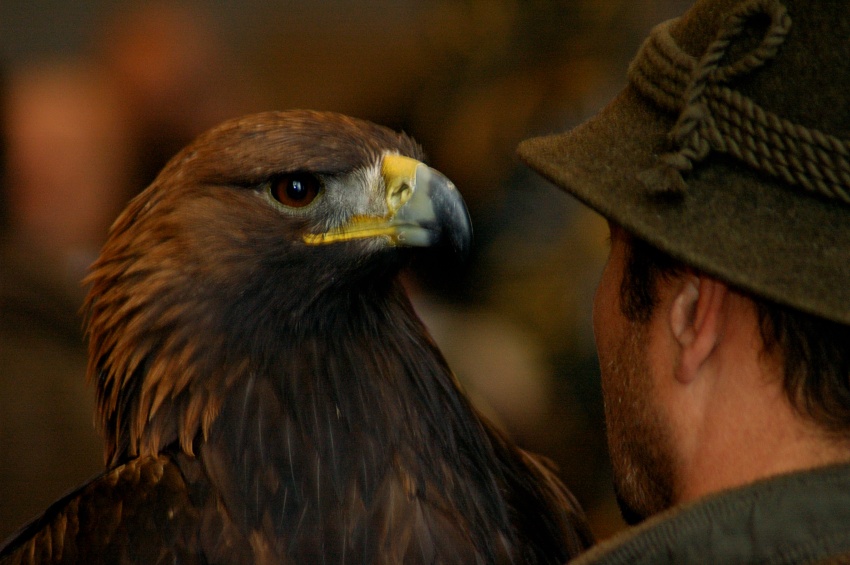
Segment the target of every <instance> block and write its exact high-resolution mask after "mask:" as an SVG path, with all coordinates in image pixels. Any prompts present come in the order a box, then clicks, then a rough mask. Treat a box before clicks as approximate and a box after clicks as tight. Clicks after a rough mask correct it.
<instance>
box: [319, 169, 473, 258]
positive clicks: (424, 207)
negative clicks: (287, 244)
mask: <svg viewBox="0 0 850 565" xmlns="http://www.w3.org/2000/svg"><path fill="white" fill-rule="evenodd" d="M381 177H382V178H383V181H384V187H385V191H384V196H385V198H386V209H387V215H386V216H384V217H373V216H355V217H353V218H351V220H350V221H349V222H348V223H347V224H345V225H343V226H340V227H338V228H335V229H334V230H332V231H329V232H326V233H320V234H307V235H305V236H304V241H305V243H308V244H312V245H319V244H323V243H332V242H335V241H350V240H354V239H364V238H369V237H385V238H387V239H388V240H389V242H390V243H391V244H392V245H397V246H400V247H431V246H435V245H439V244H448V245H449V246H451V247H452V248H453V249H454V250H455V251H456V252H457V253H458V254H459V255H461V256H462V257H465V256H466V255H467V253H468V252H469V248H470V245H471V243H472V223H471V222H470V219H469V212H468V211H467V209H466V204H465V203H464V201H463V198H462V197H461V195H460V192H458V190H457V188H455V185H454V184H453V183H452V181H450V180H449V179H448V178H446V177H445V175H443V174H442V173H440V172H439V171H437V170H435V169H432V168H430V167H429V166H427V165H426V164H424V163H422V162H421V161H417V160H416V159H411V158H410V157H403V156H401V155H390V154H388V155H384V157H383V161H382V163H381Z"/></svg>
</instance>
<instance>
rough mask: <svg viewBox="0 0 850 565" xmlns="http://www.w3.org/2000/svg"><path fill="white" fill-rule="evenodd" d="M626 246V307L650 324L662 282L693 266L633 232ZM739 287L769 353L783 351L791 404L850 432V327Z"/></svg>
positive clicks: (830, 426) (844, 432)
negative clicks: (750, 304)
mask: <svg viewBox="0 0 850 565" xmlns="http://www.w3.org/2000/svg"><path fill="white" fill-rule="evenodd" d="M626 247H627V251H626V266H625V272H624V275H623V280H622V284H621V287H620V304H621V309H622V311H623V315H625V316H626V317H627V318H628V319H629V320H631V321H633V322H638V323H647V322H648V321H649V320H650V319H651V317H652V314H653V311H654V310H655V307H656V305H657V303H658V282H659V281H660V280H664V279H669V278H673V277H675V276H677V275H680V274H681V273H682V272H684V271H685V270H686V269H687V268H688V267H686V265H685V264H683V263H681V262H679V261H677V260H676V259H674V258H672V257H670V256H669V255H667V254H666V253H664V252H662V251H660V250H658V249H657V248H655V247H653V246H652V245H650V244H648V243H646V242H644V241H643V240H641V239H639V238H636V237H634V236H631V235H629V236H628V237H627V238H626ZM736 291H737V292H740V293H741V294H743V295H745V296H748V297H749V298H750V299H751V300H752V301H753V303H754V304H755V306H756V312H757V314H758V320H759V329H760V333H761V338H762V342H763V344H764V351H765V353H773V352H777V353H779V354H780V355H781V359H782V364H783V385H784V389H785V394H786V395H787V396H788V399H789V400H790V402H791V405H792V406H793V407H794V408H795V409H796V410H797V411H798V412H799V413H801V414H803V415H804V416H807V417H809V418H810V419H811V420H812V421H814V422H815V423H816V424H818V425H819V426H820V427H821V428H822V429H824V430H826V431H828V432H831V433H834V434H839V435H843V436H847V435H848V434H850V326H847V325H844V324H839V323H837V322H832V321H829V320H826V319H823V318H821V317H819V316H814V315H811V314H806V313H804V312H800V311H799V310H796V309H794V308H790V307H788V306H783V305H780V304H777V303H775V302H771V301H770V300H766V299H764V298H762V297H759V296H755V295H753V294H752V293H749V292H745V291H741V290H739V289H736Z"/></svg>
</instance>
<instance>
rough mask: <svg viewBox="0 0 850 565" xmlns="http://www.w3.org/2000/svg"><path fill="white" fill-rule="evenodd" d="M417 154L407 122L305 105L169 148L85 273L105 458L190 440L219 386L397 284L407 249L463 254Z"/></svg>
mask: <svg viewBox="0 0 850 565" xmlns="http://www.w3.org/2000/svg"><path fill="white" fill-rule="evenodd" d="M421 159H422V151H421V149H420V147H419V146H418V145H417V144H416V143H415V142H414V141H413V140H412V139H411V138H409V137H408V136H406V135H404V134H399V133H395V132H393V131H391V130H389V129H387V128H384V127H381V126H378V125H375V124H372V123H369V122H366V121H361V120H357V119H353V118H349V117H346V116H342V115H338V114H333V113H320V112H312V111H289V112H269V113H262V114H258V115H253V116H248V117H244V118H240V119H236V120H232V121H229V122H226V123H224V124H222V125H220V126H218V127H216V128H214V129H212V130H210V131H209V132H207V133H205V134H203V135H201V136H200V137H199V138H197V139H196V140H195V141H194V142H193V143H192V144H190V145H189V146H188V147H186V148H185V149H184V150H182V151H181V152H180V153H179V154H177V155H176V156H175V157H174V158H173V159H172V160H171V161H170V162H169V163H168V164H167V165H166V166H165V168H164V169H163V171H162V172H161V173H160V175H159V176H158V177H157V178H156V180H155V181H154V182H153V183H152V184H151V186H149V187H148V188H147V189H146V190H145V191H143V192H142V193H141V194H140V195H139V196H138V197H136V198H135V199H134V200H133V201H132V202H131V203H130V205H129V206H128V208H127V209H126V210H125V211H124V213H123V214H122V215H121V216H120V217H119V218H118V219H117V220H116V221H115V223H114V224H113V226H112V228H111V229H110V233H109V237H108V240H107V242H106V244H105V246H104V248H103V251H102V253H101V256H100V258H99V259H98V260H97V261H96V262H95V263H94V265H93V266H92V271H91V274H90V276H89V278H88V279H87V280H88V282H89V283H90V285H91V286H90V292H89V295H88V298H87V300H86V304H85V307H84V310H85V312H86V316H87V321H86V329H87V334H88V337H89V344H90V345H89V353H90V356H89V359H90V361H89V369H88V374H89V379H91V380H93V381H94V382H95V383H96V388H97V399H98V409H99V415H100V425H101V428H102V430H103V432H104V434H105V436H106V441H107V460H108V461H109V462H110V463H111V464H115V463H117V462H120V461H122V460H126V459H127V458H129V457H134V456H137V455H143V454H152V453H157V452H158V451H159V450H161V449H162V448H163V447H164V446H167V445H170V444H173V443H175V442H179V444H180V446H181V447H182V449H183V450H184V451H185V452H187V453H190V454H191V453H192V452H193V450H194V449H195V448H196V442H197V441H200V440H201V439H202V438H203V437H204V436H205V435H206V434H207V433H208V431H209V430H210V427H211V425H212V424H213V422H214V421H215V420H216V418H217V416H218V414H219V412H220V410H221V408H222V405H223V403H225V402H226V400H227V398H228V393H229V391H232V390H235V389H236V388H237V387H238V386H242V384H244V382H245V381H246V380H247V379H249V378H250V377H251V376H252V375H254V374H256V373H258V372H259V373H261V372H263V371H266V370H267V369H268V368H269V367H270V366H271V365H273V364H275V363H277V362H278V360H279V357H280V356H281V355H283V354H284V352H286V351H287V343H284V342H285V341H286V340H287V339H294V338H293V337H292V336H298V335H307V334H311V333H312V334H322V332H329V331H339V328H338V326H334V325H333V324H334V322H335V321H338V320H339V319H340V318H341V317H344V316H345V315H346V314H347V313H349V312H350V311H351V310H352V309H356V308H358V304H359V301H360V300H362V295H363V291H364V290H369V291H370V292H371V293H372V294H373V295H374V294H375V292H377V290H379V289H380V288H381V287H382V286H383V287H386V286H387V285H391V284H393V283H392V282H391V281H393V280H394V277H392V276H387V275H392V274H393V273H394V272H395V271H397V270H398V269H399V268H400V267H401V266H402V265H403V261H404V255H405V253H404V251H403V250H404V249H405V248H411V247H426V246H432V245H436V244H438V243H440V244H443V243H448V245H450V246H451V247H453V248H454V249H456V250H457V251H458V252H460V253H464V252H465V251H466V250H467V249H468V247H469V243H470V238H471V228H470V221H469V217H468V214H467V211H466V208H465V206H464V203H463V200H462V198H461V197H460V195H459V194H458V191H457V190H456V189H455V187H454V186H453V185H452V183H451V182H450V181H449V180H448V179H447V178H446V177H444V176H443V175H441V174H440V173H439V172H437V171H435V170H434V169H431V168H429V167H427V166H426V165H424V164H423V163H422V162H421ZM330 337H331V338H332V336H330Z"/></svg>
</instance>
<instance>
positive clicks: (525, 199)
mask: <svg viewBox="0 0 850 565" xmlns="http://www.w3.org/2000/svg"><path fill="white" fill-rule="evenodd" d="M688 4H689V1H688V0H417V1H412V0H393V1H390V0H357V1H355V0H321V1H308V0H300V1H296V0H290V1H274V0H272V1H269V0H239V1H236V0H218V1H209V2H203V3H201V2H198V3H187V2H164V1H161V2H139V1H132V2H130V1H115V0H77V1H74V2H70V1H67V0H37V1H33V0H2V2H0V538H5V537H6V536H7V535H9V534H10V533H12V532H14V531H15V530H16V529H17V528H18V527H19V526H20V525H22V524H23V523H24V522H25V521H27V520H28V519H30V518H32V517H33V516H35V515H36V514H37V513H38V512H40V511H41V510H43V509H44V508H45V507H46V506H47V505H48V504H49V503H50V502H51V501H53V500H54V499H55V498H57V497H58V496H60V495H61V494H62V493H64V492H65V491H67V490H68V489H71V488H72V487H74V486H75V485H77V484H79V483H80V482H82V481H83V480H85V479H87V478H88V477H90V476H91V475H93V474H94V473H96V472H97V471H98V470H99V469H100V468H101V467H102V464H103V457H102V449H101V441H100V438H99V437H98V435H97V433H96V432H95V429H94V426H93V416H92V414H93V408H94V403H93V396H94V393H93V389H92V388H91V387H89V386H87V385H86V383H85V363H86V355H85V345H84V340H83V336H82V334H81V331H80V327H81V320H80V318H79V315H78V313H79V312H78V311H79V307H80V304H81V302H82V298H83V296H84V294H85V289H84V288H83V286H82V284H81V282H80V281H81V279H82V278H83V276H84V274H85V272H86V267H87V266H88V264H89V263H90V262H91V261H92V260H93V259H94V258H95V257H96V255H97V252H98V249H99V247H100V245H101V244H102V242H103V240H104V238H105V235H106V230H107V228H108V226H109V225H110V223H111V222H112V220H113V219H114V218H115V216H116V215H117V214H118V212H119V211H120V210H121V208H122V207H123V206H124V204H125V203H126V202H127V200H128V199H130V198H131V197H132V196H133V195H134V194H136V193H137V192H139V191H140V190H141V189H143V188H144V187H145V186H146V185H147V184H148V183H150V181H151V180H153V178H154V177H155V175H156V173H157V172H158V170H159V169H160V168H161V167H162V166H163V165H164V163H165V162H166V161H167V159H168V158H169V157H171V156H172V155H173V154H174V153H175V152H176V151H177V150H178V149H180V147H182V146H183V145H185V144H186V143H187V142H188V141H190V140H191V139H192V138H193V137H194V136H195V135H197V134H198V133H200V132H201V131H203V130H205V129H207V128H209V127H211V126H213V125H215V124H216V123H218V122H219V121H222V120H224V119H226V118H229V117H234V116H237V115H240V114H245V113H249V112H254V111H261V110H268V109H287V108H313V109H323V110H334V111H338V112H343V113H347V114H351V115H354V116H358V117H361V118H366V119H370V120H373V121H376V122H379V123H383V124H385V125H388V126H390V127H393V128H395V129H402V130H404V131H406V132H407V133H409V134H411V135H413V136H414V137H415V138H416V139H417V140H418V141H419V142H420V143H421V144H422V145H423V146H424V148H425V150H426V152H427V153H428V155H429V161H430V164H431V165H432V166H434V167H435V168H437V169H439V170H441V171H442V172H444V173H445V174H447V175H448V176H449V177H450V178H451V179H452V180H453V181H454V182H455V184H456V185H457V186H458V187H459V189H460V190H461V192H462V193H463V194H464V197H465V198H466V200H467V203H468V205H469V208H470V212H471V215H472V220H473V225H474V229H475V233H476V244H475V249H474V252H473V255H472V259H471V260H470V262H469V263H468V264H466V265H464V266H458V265H456V264H447V263H444V262H442V261H440V260H439V258H433V259H429V260H425V261H423V262H422V263H421V264H419V265H417V266H416V267H415V269H414V270H413V273H412V275H411V276H410V277H409V280H410V288H411V291H412V293H413V295H414V299H415V303H416V306H417V309H418V311H419V312H420V314H421V315H422V316H423V318H424V319H425V320H426V323H427V324H428V325H429V327H430V328H431V330H432V332H433V334H434V336H435V338H436V339H437V341H438V342H439V343H440V344H441V346H442V348H443V350H444V352H445V354H446V356H447V358H448V359H449V361H450V363H451V364H452V365H453V367H454V368H455V371H456V372H457V374H458V376H459V378H460V379H461V381H462V382H463V383H464V385H465V387H466V388H467V391H468V392H469V394H470V395H471V396H472V397H473V399H474V400H475V402H476V403H477V404H478V405H479V407H480V408H481V409H482V410H483V411H484V412H485V413H486V414H487V415H488V416H489V417H490V418H491V419H492V420H494V421H495V422H497V423H498V424H499V425H500V426H501V427H502V428H503V429H504V430H505V431H506V432H507V433H509V434H510V435H511V436H512V437H513V438H514V440H515V441H517V442H518V443H519V444H521V445H522V446H524V447H526V448H527V449H530V450H532V451H536V452H538V453H542V454H545V455H547V456H548V457H550V458H551V459H552V460H553V461H554V462H555V463H556V464H557V465H558V466H559V468H560V470H561V475H562V477H563V479H564V480H565V482H566V483H567V484H568V485H569V486H570V488H571V489H572V490H573V491H574V493H575V494H576V496H577V497H578V498H579V500H580V501H581V502H582V504H583V505H584V507H585V509H586V510H587V512H588V515H589V517H590V520H591V525H592V528H593V530H594V532H595V533H596V535H597V536H598V537H600V538H604V537H607V536H609V535H611V534H612V533H614V532H616V531H617V530H618V529H620V528H621V527H622V522H621V521H620V518H619V513H618V511H617V509H616V505H615V504H614V501H613V495H612V492H611V487H610V475H609V468H608V460H607V455H606V453H605V434H604V424H603V421H602V404H601V395H600V392H599V383H598V369H597V366H596V358H595V353H594V347H593V337H592V332H591V327H590V316H591V300H592V297H593V292H594V289H595V286H596V282H597V280H598V277H599V274H600V273H601V268H602V264H603V263H604V259H605V254H606V246H605V237H606V235H607V231H606V228H605V225H604V222H603V221H602V220H600V219H599V218H598V217H596V216H595V215H594V214H592V213H591V212H588V211H586V210H585V209H583V208H582V207H581V206H580V205H578V204H577V203H576V202H574V201H572V200H571V199H570V198H568V197H567V196H565V195H563V194H562V193H560V192H559V191H558V190H556V189H554V188H553V187H551V186H550V185H548V184H547V183H546V182H544V181H542V180H541V179H539V178H538V177H537V176H535V175H534V174H532V173H530V172H529V171H528V170H527V169H525V168H524V167H523V166H522V165H521V164H520V163H519V162H518V160H517V159H516V157H515V156H514V149H515V147H516V144H517V143H518V142H519V141H520V140H522V139H524V138H526V137H529V136H531V135H538V134H544V133H552V132H557V131H562V130H564V129H567V128H570V127H572V126H574V125H576V124H578V123H579V122H581V121H583V120H584V119H586V118H587V117H589V116H590V115H592V114H593V113H594V112H595V111H596V110H598V109H599V108H601V107H602V106H603V105H604V104H605V103H606V102H607V101H609V100H610V99H611V98H612V97H613V96H614V95H615V94H616V92H617V91H618V90H619V89H620V88H621V87H622V86H623V85H624V83H625V71H626V67H627V65H628V61H629V60H630V59H631V57H632V56H633V54H634V53H635V51H636V49H637V48H638V46H639V44H640V42H641V41H642V40H643V38H644V37H645V36H646V34H647V33H648V31H649V29H650V28H651V27H652V26H653V25H654V24H655V23H658V22H660V21H662V20H665V19H668V18H670V17H673V16H675V15H678V14H680V13H681V12H683V11H684V10H685V9H686V8H687V5H688Z"/></svg>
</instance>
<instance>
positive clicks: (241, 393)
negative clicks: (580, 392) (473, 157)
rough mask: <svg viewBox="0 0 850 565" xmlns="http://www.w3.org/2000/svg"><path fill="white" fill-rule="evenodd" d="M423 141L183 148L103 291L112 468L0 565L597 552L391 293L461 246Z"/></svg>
mask: <svg viewBox="0 0 850 565" xmlns="http://www.w3.org/2000/svg"><path fill="white" fill-rule="evenodd" d="M420 159H421V150H420V148H419V147H418V145H417V144H416V143H415V142H414V141H413V140H412V139H410V138H409V137H407V136H406V135H403V134H398V133H395V132H393V131H391V130H389V129H386V128H384V127H380V126H377V125H375V124H372V123H369V122H365V121H360V120H356V119H352V118H348V117H345V116H341V115H338V114H331V113H318V112H310V111H290V112H281V113H263V114H258V115H254V116H248V117H245V118H241V119H237V120H233V121H230V122H227V123H224V124H222V125H221V126H219V127H217V128H215V129H213V130H211V131H209V132H208V133H206V134H204V135H202V136H200V137H199V138H198V139H197V140H196V141H194V142H193V143H192V144H191V145H189V146H188V147H187V148H185V149H184V150H183V151H181V152H180V153H179V154H178V155H177V156H176V157H174V159H172V160H171V161H170V162H169V163H168V165H166V167H165V168H164V169H163V171H162V173H161V174H160V175H159V176H158V178H157V179H156V180H155V181H154V182H153V184H152V185H151V186H150V187H149V188H148V189H147V190H145V191H144V192H143V193H141V194H140V195H139V196H138V197H137V198H136V199H134V200H133V201H132V202H131V204H130V205H129V206H128V208H127V209H126V210H125V211H124V213H123V214H122V215H121V216H120V217H119V218H118V220H117V221H116V222H115V224H114V225H113V227H112V228H111V231H110V235H109V239H108V241H107V243H106V244H105V246H104V248H103V251H102V254H101V256H100V258H99V259H98V260H97V261H96V262H95V264H94V265H93V266H92V272H91V275H90V277H89V279H88V280H89V283H90V284H91V291H90V294H89V296H88V298H87V301H86V305H85V312H86V316H87V335H88V338H89V353H90V360H89V378H90V379H91V380H92V381H93V382H94V383H95V385H96V388H97V402H98V410H99V423H100V426H101V428H102V431H103V433H104V435H105V438H106V459H107V468H106V471H105V472H104V473H102V474H101V475H99V476H97V477H95V478H94V479H92V480H91V481H89V482H88V483H87V484H85V485H83V486H82V487H80V488H78V489H76V490H75V491H73V492H71V493H70V494H68V495H67V496H65V497H64V498H62V499H61V500H59V501H57V502H56V503H55V504H53V505H52V506H51V507H50V508H49V509H48V510H47V511H46V512H45V513H44V514H43V515H42V516H41V517H39V518H37V519H36V520H34V521H33V522H32V523H31V524H29V525H28V526H25V527H24V528H23V529H22V530H21V532H20V533H19V534H17V536H16V537H14V538H13V539H12V540H11V541H9V542H7V544H6V546H5V548H4V549H3V550H2V553H0V562H2V563H45V562H51V563H90V564H95V563H140V564H141V563H144V564H158V563H162V564H165V563H169V564H170V563H185V564H196V563H197V564H212V563H230V564H240V563H256V564H266V563H298V564H302V563H310V564H320V563H328V564H330V563H334V564H342V563H370V564H371V563H411V564H416V563H471V564H472V563H518V564H519V563H561V562H564V561H566V560H567V559H568V558H569V557H570V556H572V555H574V554H576V553H577V552H579V551H580V550H581V549H583V548H584V547H585V546H586V545H587V544H588V543H589V542H590V534H589V533H588V530H587V528H586V526H585V524H584V522H583V519H582V517H581V511H580V510H579V508H578V506H577V504H576V503H575V501H574V499H573V498H572V496H571V495H570V494H569V493H568V492H567V490H566V489H565V488H564V487H563V486H562V485H561V483H560V482H559V481H558V480H557V479H556V478H555V477H554V475H553V474H552V472H551V471H549V470H548V469H547V467H546V466H545V465H544V464H541V463H540V462H539V461H538V460H536V459H535V458H533V457H532V456H530V455H528V454H526V453H524V452H522V451H521V450H519V449H517V448H515V447H513V446H512V445H511V444H510V443H508V442H507V441H506V440H505V439H504V438H503V437H502V436H501V435H500V434H499V433H497V432H496V431H494V429H493V428H492V427H491V426H490V425H489V424H488V423H486V422H485V421H483V420H482V419H481V418H480V417H479V416H478V414H477V413H476V412H475V410H474V409H473V408H472V407H471V406H470V403H469V402H468V400H467V399H466V398H465V397H464V396H463V395H462V394H461V392H460V391H459V389H458V386H457V383H456V382H455V380H454V377H453V375H452V372H451V370H450V369H449V367H448V366H447V365H446V362H445V360H444V359H443V357H442V355H441V354H440V352H439V351H438V350H437V347H436V346H435V344H434V342H433V341H432V339H431V338H430V337H429V335H428V332H427V331H426V329H425V328H424V327H423V325H422V323H421V322H420V320H419V319H418V318H417V316H416V314H415V313H414V311H413V308H412V307H411V304H410V302H409V300H408V297H407V295H406V294H405V292H404V290H403V287H402V285H401V283H400V281H399V278H398V274H399V271H400V269H401V267H402V266H403V265H404V264H405V261H406V259H407V257H408V255H409V253H411V252H412V251H413V250H414V249H415V248H420V247H426V246H431V245H434V244H436V243H438V242H448V243H449V244H450V245H452V246H454V247H455V248H458V249H461V250H462V249H464V248H466V247H467V246H468V245H469V241H470V237H471V236H470V233H471V230H470V224H469V218H468V215H467V212H466V208H465V206H464V204H463V201H462V199H461V197H460V196H459V195H458V192H457V190H456V189H455V188H454V186H453V185H452V184H451V182H449V181H448V179H446V178H445V177H444V176H442V175H441V174H440V173H438V172H437V171H435V170H433V169H431V168H429V167H427V166H426V165H424V164H422V163H421V161H420Z"/></svg>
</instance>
